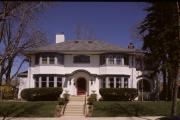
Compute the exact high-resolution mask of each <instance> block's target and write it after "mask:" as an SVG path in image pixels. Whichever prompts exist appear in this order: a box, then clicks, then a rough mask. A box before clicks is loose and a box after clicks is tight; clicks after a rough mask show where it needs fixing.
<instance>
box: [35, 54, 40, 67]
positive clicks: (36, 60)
mask: <svg viewBox="0 0 180 120" xmlns="http://www.w3.org/2000/svg"><path fill="white" fill-rule="evenodd" d="M38 64H39V55H35V65H38Z"/></svg>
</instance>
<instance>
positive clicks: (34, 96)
mask: <svg viewBox="0 0 180 120" xmlns="http://www.w3.org/2000/svg"><path fill="white" fill-rule="evenodd" d="M62 91H63V90H62V88H60V87H54V88H27V89H23V90H22V92H21V97H22V98H23V99H24V100H27V101H57V100H58V98H59V96H60V95H61V93H62Z"/></svg>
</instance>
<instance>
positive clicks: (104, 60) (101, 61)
mask: <svg viewBox="0 0 180 120" xmlns="http://www.w3.org/2000/svg"><path fill="white" fill-rule="evenodd" d="M105 63H106V57H105V55H101V56H100V65H104V64H105Z"/></svg>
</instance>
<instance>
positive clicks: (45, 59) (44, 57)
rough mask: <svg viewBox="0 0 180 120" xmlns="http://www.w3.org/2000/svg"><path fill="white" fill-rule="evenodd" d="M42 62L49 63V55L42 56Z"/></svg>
mask: <svg viewBox="0 0 180 120" xmlns="http://www.w3.org/2000/svg"><path fill="white" fill-rule="evenodd" d="M42 64H47V57H46V56H42Z"/></svg>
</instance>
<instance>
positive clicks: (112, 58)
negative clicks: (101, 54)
mask: <svg viewBox="0 0 180 120" xmlns="http://www.w3.org/2000/svg"><path fill="white" fill-rule="evenodd" d="M108 63H109V64H110V65H112V64H114V57H113V56H110V57H109V62H108Z"/></svg>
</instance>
